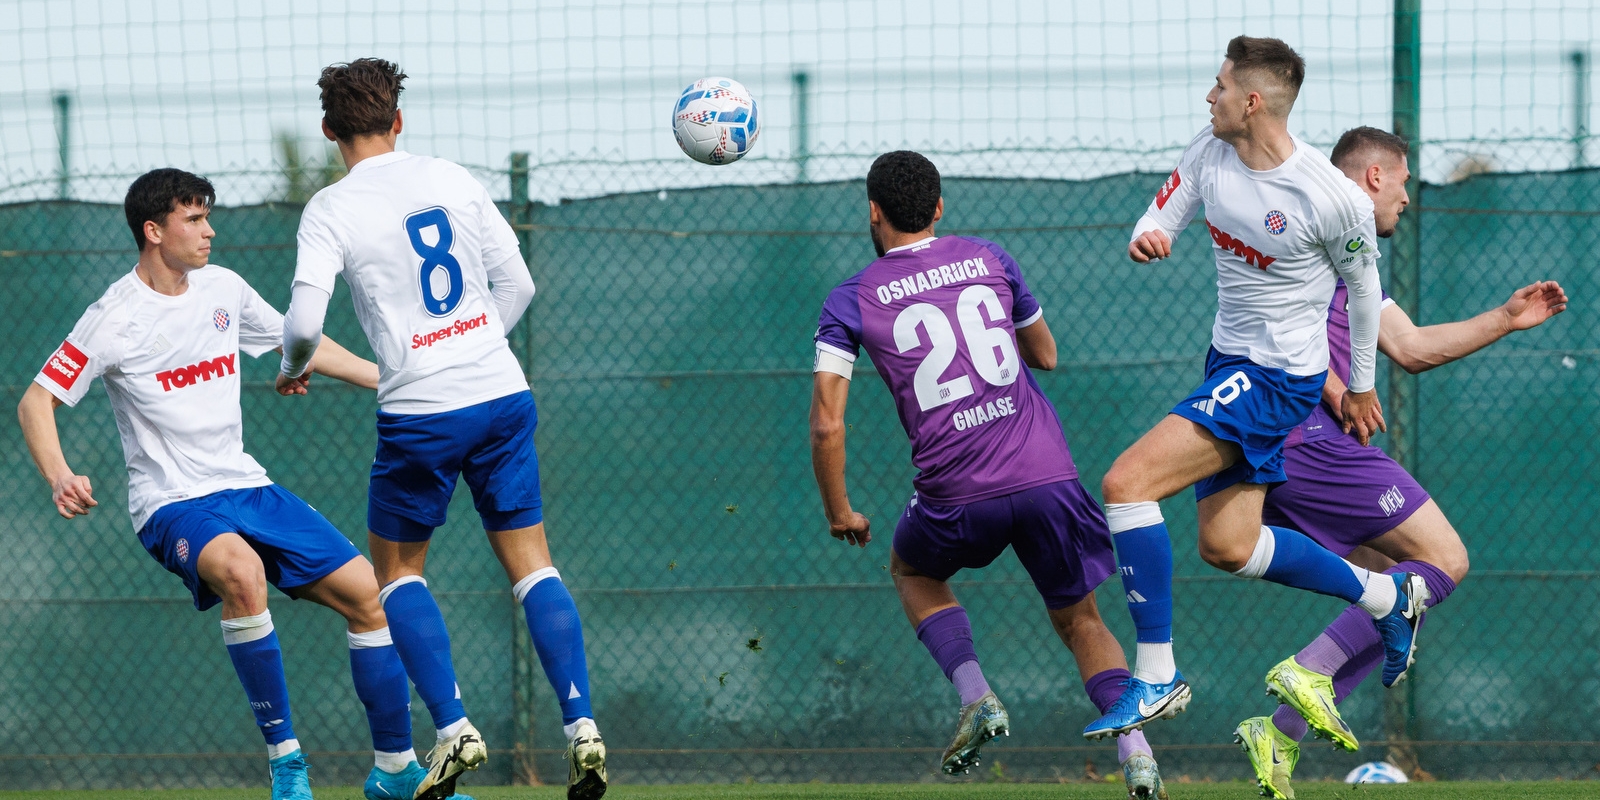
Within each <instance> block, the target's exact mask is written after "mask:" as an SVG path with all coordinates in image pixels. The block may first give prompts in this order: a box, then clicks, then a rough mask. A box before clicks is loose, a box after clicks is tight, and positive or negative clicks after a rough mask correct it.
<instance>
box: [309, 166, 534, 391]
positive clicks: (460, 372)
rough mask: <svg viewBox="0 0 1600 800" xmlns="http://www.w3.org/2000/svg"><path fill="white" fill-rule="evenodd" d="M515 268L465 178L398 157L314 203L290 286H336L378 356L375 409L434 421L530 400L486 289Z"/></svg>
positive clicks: (493, 214) (506, 237) (513, 242)
mask: <svg viewBox="0 0 1600 800" xmlns="http://www.w3.org/2000/svg"><path fill="white" fill-rule="evenodd" d="M520 257H521V255H520V252H519V250H518V246H517V237H516V234H515V232H513V231H512V229H511V225H510V224H509V223H507V222H506V220H505V217H503V216H501V214H500V211H499V209H497V208H496V207H495V205H494V201H493V200H491V199H490V197H489V192H488V191H487V190H485V189H484V188H483V185H482V184H480V183H478V181H477V180H476V179H474V178H473V177H472V175H471V174H470V173H468V172H467V171H466V170H465V169H463V168H462V167H460V166H458V165H456V164H453V163H451V162H449V161H445V160H443V159H438V158H428V157H426V156H416V155H411V154H409V153H404V152H398V151H397V152H393V153H386V154H384V155H380V156H374V157H372V158H368V159H365V160H363V161H361V162H359V163H357V164H356V165H355V168H354V169H351V170H350V174H349V175H346V176H345V177H344V178H342V179H340V180H339V182H338V183H335V184H333V185H332V186H329V187H327V188H326V189H323V190H322V191H320V192H318V193H317V194H316V196H315V197H313V198H311V202H310V203H308V204H307V205H306V210H305V214H304V215H303V216H302V217H301V218H300V234H299V261H298V263H297V264H296V266H295V274H294V280H295V283H304V284H308V285H311V286H315V287H317V288H319V289H322V290H323V291H326V292H328V293H329V294H332V293H333V289H334V278H335V276H338V275H343V276H344V279H345V282H346V283H348V284H349V285H350V294H351V298H352V300H353V301H354V303H355V310H356V317H357V318H358V319H359V320H360V321H361V328H362V330H363V331H365V332H366V334H367V340H368V342H370V343H371V345H372V351H373V353H374V354H375V355H376V357H377V362H378V369H379V379H378V405H379V407H381V408H382V409H383V410H384V411H387V412H390V413H395V414H432V413H438V412H443V411H453V410H455V409H458V408H466V407H467V406H471V405H476V404H478V403H483V402H488V401H489V400H494V399H496V398H499V397H505V396H506V395H509V394H514V393H516V392H521V391H527V389H528V383H527V380H526V379H525V378H524V377H523V374H522V367H521V366H520V365H518V363H517V359H516V356H515V355H513V354H512V352H511V348H510V347H509V346H508V345H507V343H506V336H505V325H504V323H503V321H502V320H501V319H500V315H499V313H498V312H497V311H496V309H495V304H494V297H493V295H491V294H490V289H489V271H490V270H491V269H493V268H495V267H498V266H500V265H501V264H503V263H505V262H506V261H508V260H510V259H513V258H520Z"/></svg>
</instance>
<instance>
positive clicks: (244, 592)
mask: <svg viewBox="0 0 1600 800" xmlns="http://www.w3.org/2000/svg"><path fill="white" fill-rule="evenodd" d="M210 583H211V584H212V587H211V588H212V589H214V590H215V591H216V593H217V594H218V595H219V596H221V597H222V599H223V600H225V601H229V602H233V603H242V604H251V605H253V604H255V603H258V602H259V603H265V602H266V600H267V573H266V569H265V568H264V567H262V565H261V559H259V558H255V559H244V558H236V559H233V560H231V561H229V562H228V563H227V564H224V565H223V566H222V568H221V569H220V570H218V572H217V574H216V575H215V576H214V577H213V578H212V579H211V581H210Z"/></svg>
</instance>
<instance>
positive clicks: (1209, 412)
mask: <svg viewBox="0 0 1600 800" xmlns="http://www.w3.org/2000/svg"><path fill="white" fill-rule="evenodd" d="M1189 407H1190V408H1195V409H1199V410H1201V411H1204V412H1206V416H1208V417H1214V416H1216V415H1217V401H1216V400H1213V399H1211V398H1209V397H1207V398H1206V399H1204V400H1201V401H1200V402H1198V403H1192V404H1190V406H1189Z"/></svg>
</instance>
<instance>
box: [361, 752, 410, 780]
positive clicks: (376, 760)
mask: <svg viewBox="0 0 1600 800" xmlns="http://www.w3.org/2000/svg"><path fill="white" fill-rule="evenodd" d="M416 760H417V751H415V750H407V751H405V752H404V753H385V752H383V751H382V750H374V751H372V763H373V765H374V766H376V767H377V768H378V769H381V770H383V771H384V772H387V773H389V774H390V775H393V774H395V773H397V772H404V771H405V768H406V765H407V764H410V763H411V762H413V761H416Z"/></svg>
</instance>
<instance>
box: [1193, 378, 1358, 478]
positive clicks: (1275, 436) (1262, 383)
mask: <svg viewBox="0 0 1600 800" xmlns="http://www.w3.org/2000/svg"><path fill="white" fill-rule="evenodd" d="M1327 375H1328V373H1327V372H1319V373H1317V374H1315V375H1306V376H1302V375H1291V374H1289V373H1287V372H1285V371H1283V370H1281V369H1277V368H1275V367H1263V366H1261V365H1259V364H1256V363H1255V362H1253V361H1251V360H1250V359H1248V358H1246V357H1244V356H1230V355H1224V354H1222V353H1219V352H1217V349H1216V348H1215V347H1213V348H1211V351H1210V352H1209V353H1207V354H1206V379H1205V382H1204V383H1201V384H1200V388H1198V389H1195V390H1194V391H1193V392H1191V393H1190V394H1189V396H1188V397H1185V398H1184V399H1183V401H1182V402H1180V403H1178V405H1177V406H1176V407H1174V408H1173V409H1172V413H1174V414H1176V415H1178V416H1180V417H1183V418H1184V419H1186V420H1189V421H1190V422H1193V423H1195V424H1197V425H1200V426H1202V427H1204V428H1205V429H1206V430H1208V431H1211V434H1212V435H1213V436H1216V437H1217V438H1218V439H1223V440H1225V441H1229V442H1233V443H1235V444H1237V445H1239V448H1240V449H1241V450H1243V451H1244V460H1243V461H1241V462H1239V463H1237V464H1234V465H1233V466H1231V467H1228V468H1227V469H1225V470H1223V471H1221V472H1219V473H1217V474H1215V475H1212V476H1211V477H1209V478H1203V479H1201V480H1200V481H1199V482H1198V483H1196V484H1195V485H1194V496H1195V499H1196V500H1203V499H1205V498H1207V497H1210V496H1211V495H1214V494H1216V493H1217V492H1220V491H1222V490H1223V489H1226V488H1228V487H1229V486H1232V485H1234V484H1236V483H1264V484H1267V485H1272V484H1277V483H1283V482H1284V481H1286V480H1288V478H1287V477H1286V476H1285V475H1284V472H1283V442H1284V440H1285V439H1287V438H1288V436H1289V432H1290V431H1292V430H1294V429H1295V428H1296V427H1297V426H1299V425H1300V423H1302V422H1305V421H1306V417H1308V416H1311V410H1312V409H1313V408H1316V407H1317V403H1318V402H1319V401H1320V400H1321V399H1322V385H1323V384H1324V383H1325V382H1327Z"/></svg>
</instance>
